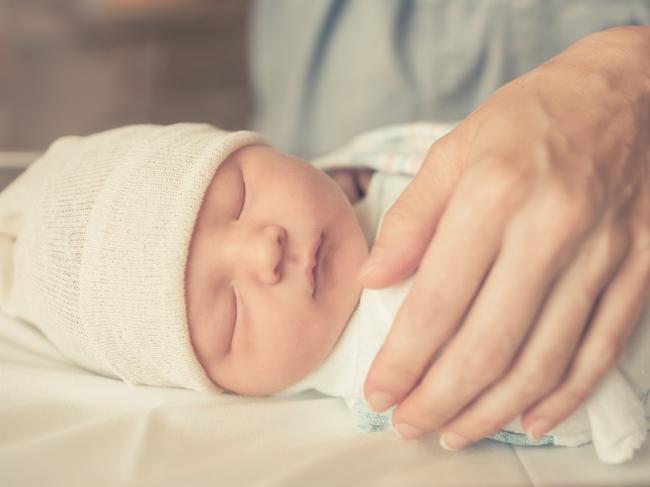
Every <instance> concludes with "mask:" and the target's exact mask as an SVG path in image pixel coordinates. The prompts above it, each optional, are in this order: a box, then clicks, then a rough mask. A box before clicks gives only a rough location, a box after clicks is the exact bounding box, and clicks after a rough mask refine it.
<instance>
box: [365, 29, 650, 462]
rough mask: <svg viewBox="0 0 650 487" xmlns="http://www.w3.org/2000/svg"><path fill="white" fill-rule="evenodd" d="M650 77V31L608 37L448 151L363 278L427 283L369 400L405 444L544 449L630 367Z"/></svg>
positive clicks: (415, 188)
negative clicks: (436, 439) (503, 430)
mask: <svg viewBox="0 0 650 487" xmlns="http://www.w3.org/2000/svg"><path fill="white" fill-rule="evenodd" d="M649 70H650V27H647V26H646V27H626V28H617V29H612V30H609V31H604V32H601V33H598V34H593V35H590V36H588V37H586V38H584V39H583V40H581V41H580V42H578V43H576V44H575V45H574V46H572V47H570V48H569V49H567V50H566V51H564V52H563V53H561V54H560V55H558V56H557V57H555V58H553V59H552V60H550V61H549V62H547V63H545V64H544V65H541V66H539V67H538V68H536V69H535V70H533V71H531V72H529V73H528V74H526V75H524V76H522V77H520V78H518V79H516V80H515V81H513V82H511V83H509V84H507V85H505V86H504V87H502V88H501V89H500V90H498V91H497V92H495V93H494V94H493V95H492V96H491V97H490V98H489V99H488V100H487V101H486V102H485V103H484V104H483V105H482V106H481V107H480V108H479V109H477V110H476V111H475V112H473V113H472V114H470V115H469V116H468V117H467V118H466V119H465V120H464V121H463V122H462V123H461V124H460V125H459V126H458V127H457V128H456V129H455V130H453V131H452V132H450V133H449V134H448V135H447V136H445V137H444V138H442V139H440V140H439V141H438V142H436V143H435V144H433V145H432V147H431V150H430V151H429V153H428V155H427V157H426V159H425V161H424V163H423V166H422V168H421V169H420V171H419V173H418V175H417V177H416V178H415V179H414V180H413V182H412V183H411V184H410V185H409V186H408V188H407V189H406V190H405V191H404V193H403V195H402V196H401V197H400V198H399V200H398V201H397V202H396V203H395V205H394V206H393V207H392V208H391V209H390V210H389V212H388V213H387V214H386V216H385V219H384V223H383V225H382V228H381V231H380V234H379V237H378V239H377V241H376V243H375V245H374V247H373V249H372V253H371V255H370V257H369V260H368V261H367V262H366V265H365V267H364V268H363V269H362V272H361V274H360V277H359V278H360V279H361V281H362V282H363V284H364V285H365V286H366V287H372V288H380V287H385V286H388V285H391V284H394V283H396V282H398V281H400V280H402V279H403V278H405V277H406V276H408V275H410V274H411V273H413V272H414V271H416V269H417V272H416V274H415V278H414V281H413V286H412V288H411V291H410V293H409V295H408V297H407V299H406V300H405V301H404V303H403V305H402V307H401V308H400V310H399V313H398V315H397V317H396V319H395V322H394V325H393V328H392V329H391V331H390V333H389V335H388V337H387V339H386V342H385V343H384V345H383V347H382V349H381V350H380V352H379V354H378V356H377V357H376V359H375V362H374V363H373V366H372V367H371V370H370V373H369V375H368V378H367V380H366V384H365V396H366V399H367V401H368V402H369V404H370V405H371V406H372V407H373V409H375V410H385V409H387V408H388V407H390V406H392V405H394V404H398V406H397V408H396V409H395V411H394V412H393V425H394V427H395V428H396V430H397V431H398V433H399V434H400V435H401V436H403V437H407V438H412V437H416V436H419V435H420V434H422V433H423V432H427V431H432V430H438V431H439V432H441V433H443V434H442V436H441V444H442V445H443V446H444V447H446V448H448V449H458V448H462V447H464V446H465V445H468V444H470V443H473V442H475V441H477V440H479V439H480V438H482V437H484V436H486V435H488V434H490V433H493V432H495V431H496V430H498V429H499V428H500V427H501V426H503V425H504V424H505V423H507V422H508V421H509V420H511V419H512V418H515V417H517V416H518V415H520V414H523V416H522V426H523V427H524V429H525V431H527V432H528V434H529V436H531V437H533V438H538V437H540V436H542V435H543V434H544V433H545V432H547V431H548V430H549V429H551V428H552V427H554V426H555V425H556V424H558V423H559V422H561V421H562V420H563V419H565V418H566V417H568V416H569V415H570V414H571V413H572V412H573V411H574V410H575V409H576V408H577V407H578V406H579V405H580V404H581V403H582V401H583V400H584V399H585V398H586V397H587V396H588V395H589V393H590V392H591V391H592V390H593V388H594V387H595V386H596V385H597V383H598V382H599V381H600V379H601V378H602V377H603V376H604V374H605V373H606V372H607V371H608V370H609V369H610V368H611V367H613V366H614V365H615V364H616V362H617V359H618V357H619V355H620V352H621V350H622V349H623V347H624V344H625V342H626V339H627V337H628V336H629V334H630V333H631V331H632V330H633V328H634V325H635V323H636V322H637V321H638V317H639V315H640V312H641V311H642V308H643V305H644V303H645V301H646V299H647V294H648V288H649V287H650V141H649V139H650V120H649V119H650V72H649ZM418 267H419V268H418Z"/></svg>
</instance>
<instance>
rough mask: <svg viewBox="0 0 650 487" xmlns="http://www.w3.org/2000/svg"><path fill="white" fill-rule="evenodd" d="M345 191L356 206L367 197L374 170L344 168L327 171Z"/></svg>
mask: <svg viewBox="0 0 650 487" xmlns="http://www.w3.org/2000/svg"><path fill="white" fill-rule="evenodd" d="M325 172H326V173H327V175H328V176H329V177H331V178H332V179H333V180H334V181H335V182H336V183H337V184H338V185H339V186H340V187H341V189H342V190H343V192H344V193H345V195H346V196H347V197H348V200H350V203H352V204H354V203H356V202H357V201H359V200H360V199H362V198H363V197H364V196H365V195H366V191H367V189H368V185H369V184H370V179H371V178H372V175H373V173H374V172H375V171H374V170H373V169H367V168H361V169H357V168H343V169H331V170H328V171H325Z"/></svg>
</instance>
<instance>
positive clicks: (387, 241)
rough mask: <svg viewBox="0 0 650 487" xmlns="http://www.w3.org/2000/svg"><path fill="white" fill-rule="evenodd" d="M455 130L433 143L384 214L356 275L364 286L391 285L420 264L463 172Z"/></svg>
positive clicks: (378, 286) (379, 286) (406, 275)
mask: <svg viewBox="0 0 650 487" xmlns="http://www.w3.org/2000/svg"><path fill="white" fill-rule="evenodd" d="M452 134H453V132H451V133H450V134H448V135H447V136H445V137H443V138H441V139H440V140H438V141H437V142H436V143H434V144H433V145H432V146H431V148H430V149H429V152H428V153H427V155H426V157H425V159H424V162H423V163H422V166H421V167H420V170H419V171H418V173H417V175H416V176H415V178H414V179H413V181H411V182H410V183H409V185H408V186H407V187H406V189H404V192H403V193H402V194H401V195H400V197H399V198H398V199H397V200H396V201H395V203H394V204H393V206H391V207H390V209H389V210H388V211H387V212H386V214H385V215H384V219H383V222H382V224H381V228H380V230H379V235H378V236H377V239H376V240H375V243H374V245H373V247H372V250H371V252H370V255H369V256H368V258H367V259H366V261H365V262H364V264H363V265H362V266H361V269H360V270H359V274H358V275H357V279H358V280H359V281H361V283H362V284H363V286H364V287H366V288H384V287H388V286H391V285H393V284H396V283H398V282H400V281H402V280H403V279H405V278H406V277H408V276H409V275H411V274H412V273H413V272H414V271H415V270H416V269H417V267H418V266H419V264H420V261H421V260H422V256H423V255H424V252H425V251H426V249H427V247H428V246H429V242H430V241H431V239H432V238H433V234H434V233H435V229H436V226H437V225H438V221H439V220H440V217H441V215H442V213H443V211H444V208H445V207H446V205H447V202H448V201H449V198H450V197H451V194H452V192H453V189H454V187H455V186H456V182H457V181H458V177H459V174H460V167H461V164H460V163H459V162H457V160H456V159H455V158H454V157H453V152H452V151H450V150H449V147H450V146H451V144H450V143H449V139H448V137H449V136H450V135H452Z"/></svg>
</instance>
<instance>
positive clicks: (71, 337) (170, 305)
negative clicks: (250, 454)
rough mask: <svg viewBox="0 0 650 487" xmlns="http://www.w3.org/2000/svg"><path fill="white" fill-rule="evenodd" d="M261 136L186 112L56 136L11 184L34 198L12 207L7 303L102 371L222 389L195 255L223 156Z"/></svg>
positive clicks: (19, 194) (16, 192) (18, 193)
mask: <svg viewBox="0 0 650 487" xmlns="http://www.w3.org/2000/svg"><path fill="white" fill-rule="evenodd" d="M260 143H264V141H263V140H262V139H261V137H260V136H258V135H257V134H254V133H252V132H246V131H242V132H234V133H229V132H224V131H222V130H219V129H217V128H215V127H213V126H210V125H204V124H187V123H184V124H176V125H170V126H155V125H136V126H130V127H123V128H119V129H114V130H109V131H107V132H102V133H99V134H95V135H90V136H87V137H64V138H61V139H59V140H57V141H56V142H54V143H53V144H52V146H51V147H50V148H49V149H48V151H47V152H46V153H45V154H44V155H43V156H42V157H41V158H40V159H39V160H37V161H36V162H34V163H33V164H32V165H31V166H30V167H29V168H28V169H27V171H25V173H24V174H23V175H21V177H20V178H19V179H18V180H16V181H15V182H14V183H13V184H12V186H10V187H9V188H8V189H7V190H6V193H7V195H4V194H3V195H0V196H1V197H4V198H5V199H4V200H2V199H0V201H4V203H2V204H6V205H7V207H9V206H11V205H10V204H9V203H7V202H8V201H11V200H12V198H13V199H14V201H18V200H20V201H22V202H23V203H24V207H23V208H22V209H21V210H20V211H21V212H22V213H21V214H20V215H19V216H18V217H17V216H16V215H14V216H13V218H7V217H5V221H12V222H13V226H14V230H15V233H16V240H15V242H14V244H13V249H12V254H13V255H12V257H13V258H12V259H5V258H3V259H2V260H0V266H1V265H2V264H1V263H2V262H5V263H6V262H12V264H11V266H12V268H11V269H0V270H2V271H3V272H2V274H3V285H4V286H5V288H4V289H0V290H2V295H3V296H2V298H3V300H2V301H3V305H4V307H5V311H7V312H8V313H10V314H13V315H15V316H18V317H21V318H23V319H26V320H28V321H30V322H32V323H34V324H36V326H38V327H39V328H40V329H41V330H42V331H43V333H45V335H46V336H47V337H48V338H49V339H50V340H51V341H52V342H54V344H55V345H56V346H57V347H58V348H60V350H61V351H62V352H63V353H64V354H66V355H67V356H68V357H70V358H71V359H73V360H74V361H76V362H77V363H79V364H81V365H82V366H85V367H87V368H89V369H92V370H94V371H96V372H98V373H101V374H104V375H109V376H113V377H118V378H120V379H122V380H124V381H125V382H128V383H132V384H148V385H155V386H172V387H185V388H189V389H194V390H199V391H219V390H220V389H219V387H218V386H216V385H215V384H214V383H213V382H212V381H211V380H210V379H209V377H208V376H207V374H206V373H205V371H204V370H203V368H202V367H201V365H200V363H199V361H198V359H197V357H196V355H195V353H194V350H193V348H192V344H191V341H190V335H189V330H188V324H187V316H186V307H185V267H186V261H187V256H188V249H189V244H190V239H191V237H192V231H193V228H194V224H195V221H196V217H197V214H198V211H199V208H200V206H201V203H202V201H203V196H204V194H205V192H206V190H207V187H208V185H209V184H210V181H211V180H212V177H213V175H214V174H215V171H216V169H217V168H218V167H219V164H221V162H222V161H224V160H225V159H226V158H227V157H228V156H229V155H230V154H231V153H232V152H234V151H235V150H237V149H239V148H241V147H243V146H246V145H251V144H260ZM16 198H18V200H16ZM14 206H16V207H18V205H14ZM16 221H18V223H16ZM1 222H2V211H0V226H1ZM0 230H3V229H2V228H0ZM0 287H1V286H0Z"/></svg>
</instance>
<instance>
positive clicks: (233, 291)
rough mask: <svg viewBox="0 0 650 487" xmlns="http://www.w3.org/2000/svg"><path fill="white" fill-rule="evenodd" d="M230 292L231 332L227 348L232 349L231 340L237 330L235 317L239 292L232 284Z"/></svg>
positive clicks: (237, 313)
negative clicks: (231, 304)
mask: <svg viewBox="0 0 650 487" xmlns="http://www.w3.org/2000/svg"><path fill="white" fill-rule="evenodd" d="M231 289H232V294H233V318H232V320H233V321H232V334H231V336H230V345H229V347H228V348H229V349H232V342H233V340H234V338H235V332H236V331H237V318H238V315H239V293H238V292H237V288H236V287H235V286H232V288H231Z"/></svg>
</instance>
